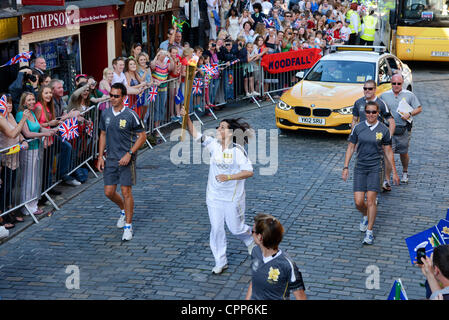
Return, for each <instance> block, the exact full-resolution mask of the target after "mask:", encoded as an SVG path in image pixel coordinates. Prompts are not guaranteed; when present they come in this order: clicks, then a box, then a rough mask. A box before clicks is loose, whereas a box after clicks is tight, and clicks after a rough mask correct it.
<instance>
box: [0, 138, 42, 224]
mask: <svg viewBox="0 0 449 320" xmlns="http://www.w3.org/2000/svg"><path fill="white" fill-rule="evenodd" d="M26 141H27V143H28V146H29V148H28V149H27V150H20V151H19V152H16V153H13V154H9V155H7V154H6V153H8V152H9V151H10V150H11V149H12V148H14V147H16V148H20V145H13V146H9V147H7V148H4V149H2V150H0V157H1V173H0V179H1V186H0V217H1V216H4V215H6V214H8V213H10V212H13V211H15V210H18V209H22V211H23V210H24V209H23V208H26V209H25V210H27V211H28V212H29V213H30V215H31V216H32V218H33V220H34V221H35V222H36V223H37V219H36V217H35V216H34V211H32V210H30V209H29V208H28V205H33V206H34V207H35V208H37V201H38V200H39V198H40V196H41V192H40V191H41V177H42V161H41V159H42V151H43V148H42V147H41V146H42V141H41V139H38V138H36V139H29V140H26Z"/></svg>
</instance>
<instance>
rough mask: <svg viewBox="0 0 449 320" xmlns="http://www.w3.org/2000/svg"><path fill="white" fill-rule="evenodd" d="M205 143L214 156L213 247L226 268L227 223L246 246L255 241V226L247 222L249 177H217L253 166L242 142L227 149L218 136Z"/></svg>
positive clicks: (210, 184) (209, 199) (210, 196)
mask: <svg viewBox="0 0 449 320" xmlns="http://www.w3.org/2000/svg"><path fill="white" fill-rule="evenodd" d="M200 138H201V137H199V138H198V139H200ZM203 146H205V147H207V148H208V150H209V152H210V156H211V157H210V158H211V159H210V168H209V178H208V181H207V191H206V203H207V209H208V212H209V219H210V224H211V232H210V247H211V250H212V253H213V255H214V258H215V265H216V266H219V267H222V266H224V265H225V264H227V258H226V232H225V228H224V223H225V222H226V225H227V226H228V228H229V231H231V233H232V234H234V235H235V236H237V237H238V238H239V239H240V240H242V241H243V242H244V243H245V245H246V246H248V245H250V244H251V242H252V241H253V238H252V233H251V227H249V226H248V225H246V224H245V180H231V181H225V182H218V181H217V180H216V179H215V177H216V176H217V175H219V174H225V175H231V174H236V173H239V172H241V171H242V170H246V171H253V167H252V165H251V162H250V161H249V159H248V157H247V156H246V155H245V150H244V149H243V148H242V147H241V146H239V145H236V144H234V145H233V147H232V148H230V149H228V148H227V149H225V150H224V151H223V150H222V146H221V144H220V143H219V142H218V141H217V140H216V139H215V138H212V137H207V138H206V139H205V140H204V142H203Z"/></svg>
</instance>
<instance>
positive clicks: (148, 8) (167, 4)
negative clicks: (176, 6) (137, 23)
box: [134, 0, 174, 16]
mask: <svg viewBox="0 0 449 320" xmlns="http://www.w3.org/2000/svg"><path fill="white" fill-rule="evenodd" d="M173 3H174V0H146V1H136V2H135V3H134V15H135V16H138V15H142V14H148V13H155V12H161V11H167V10H171V9H172V8H173Z"/></svg>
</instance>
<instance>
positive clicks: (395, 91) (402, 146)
mask: <svg viewBox="0 0 449 320" xmlns="http://www.w3.org/2000/svg"><path fill="white" fill-rule="evenodd" d="M403 82H404V78H403V77H402V75H401V74H398V73H397V74H394V75H393V77H392V78H391V88H392V89H391V90H389V91H387V92H384V93H382V94H381V96H380V98H381V99H382V100H383V101H384V102H385V103H386V104H387V106H388V108H389V109H390V112H391V115H392V116H393V118H394V122H395V124H396V128H395V132H394V135H393V151H394V153H399V155H400V157H401V163H402V178H401V182H403V183H408V164H409V162H410V157H409V155H408V148H409V145H410V138H411V134H412V123H413V121H412V122H409V121H408V120H410V119H413V117H414V116H417V115H418V114H420V113H421V111H422V106H421V103H420V102H419V100H418V98H417V97H416V95H415V94H414V93H413V92H411V91H408V90H405V89H402V83H403ZM401 100H404V101H405V102H406V103H407V104H408V105H409V106H411V107H412V110H411V111H410V112H408V113H402V114H400V113H398V112H397V109H398V106H399V102H400V101H401ZM390 174H391V166H390V164H388V163H386V165H385V179H386V180H387V181H389V179H390Z"/></svg>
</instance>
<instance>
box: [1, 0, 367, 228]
mask: <svg viewBox="0 0 449 320" xmlns="http://www.w3.org/2000/svg"><path fill="white" fill-rule="evenodd" d="M207 5H208V12H209V17H210V18H209V23H210V29H209V31H210V32H209V39H208V41H207V47H206V48H202V47H200V46H193V47H191V46H190V44H189V43H188V42H185V41H183V36H182V32H181V30H179V28H178V27H177V24H174V25H173V27H172V28H170V29H169V30H168V33H167V36H166V40H165V41H163V42H161V44H160V47H159V48H158V50H157V51H156V52H143V51H142V45H141V44H139V43H135V44H133V46H132V48H131V50H130V52H129V53H128V56H127V57H117V58H115V59H114V60H113V61H112V63H111V64H112V68H105V69H104V72H103V79H101V81H99V83H97V81H96V80H95V79H93V78H92V77H91V76H89V75H85V74H79V75H77V76H76V77H75V78H74V84H75V90H74V91H73V92H70V93H69V94H68V95H67V92H64V83H63V82H62V81H61V80H58V79H52V77H51V73H50V72H48V70H47V65H46V61H45V59H44V58H43V57H35V58H34V59H33V60H32V61H30V63H29V66H22V67H21V68H20V69H19V72H18V75H17V79H16V80H15V81H14V82H13V83H12V84H11V85H10V87H9V92H5V93H0V94H1V95H3V94H5V95H6V96H7V97H8V98H7V99H8V106H9V108H10V111H8V112H7V113H6V114H5V115H3V116H0V135H1V136H0V146H1V147H2V148H3V149H4V148H7V147H9V146H10V145H12V144H14V143H17V144H23V145H24V146H23V149H26V151H24V152H20V153H17V154H12V155H5V153H4V152H3V153H2V155H1V177H0V178H1V189H0V191H1V192H2V193H1V194H0V199H1V203H0V214H1V213H2V212H5V211H8V209H10V208H11V207H13V205H14V201H12V198H13V197H15V198H16V199H18V198H19V197H18V196H17V192H18V191H17V190H14V186H15V185H16V183H15V182H16V176H17V174H16V169H17V168H19V167H22V166H23V168H22V171H23V172H27V173H28V174H26V175H25V174H20V177H21V178H24V177H28V180H27V181H24V182H26V183H27V184H28V183H31V184H32V185H33V186H35V185H39V187H38V188H34V187H33V188H32V186H31V185H30V186H26V187H23V188H22V191H19V192H22V193H24V194H25V193H26V194H27V195H23V196H22V197H21V199H20V201H22V202H26V201H27V199H31V197H32V196H33V195H36V194H39V191H40V192H42V191H43V190H47V189H48V188H49V187H50V186H51V184H52V180H51V177H52V176H56V177H57V180H62V181H63V182H64V183H65V184H67V185H70V186H77V185H80V183H81V182H80V181H79V180H84V179H85V175H81V174H80V176H82V178H81V177H78V174H77V173H76V172H75V174H72V175H71V176H69V175H68V174H67V173H68V172H70V171H71V169H72V167H71V166H72V164H73V160H74V159H72V157H73V154H74V152H75V153H76V150H74V148H77V145H74V144H71V143H69V142H67V141H63V140H62V139H61V137H60V135H58V134H57V131H58V129H57V128H58V126H59V125H60V124H61V123H62V122H63V121H64V120H66V119H68V118H72V117H76V118H78V120H79V121H80V122H81V123H82V122H83V121H85V120H86V119H84V118H83V117H82V116H81V115H80V113H81V112H83V111H84V110H86V109H87V108H89V107H90V106H93V105H96V104H98V103H100V102H102V101H107V99H108V98H109V91H110V89H111V85H112V84H114V83H117V82H120V83H123V84H124V85H125V86H126V87H127V91H128V99H129V100H128V101H127V103H128V106H129V107H135V106H138V108H136V112H137V113H138V115H139V116H140V118H141V120H142V124H143V125H144V126H145V128H146V129H147V130H152V129H154V128H158V127H160V126H161V125H164V124H166V123H173V122H181V121H182V117H181V115H180V110H181V107H182V102H181V103H179V101H177V100H176V99H175V96H176V95H177V94H178V91H179V89H181V92H184V87H185V78H186V72H187V66H188V64H189V60H190V59H192V57H195V56H196V58H197V60H198V68H197V72H196V74H195V78H199V79H202V80H203V85H204V89H203V90H204V92H203V94H202V96H201V97H198V96H195V95H192V97H191V101H190V105H191V106H192V110H194V111H195V112H196V113H198V112H199V113H203V114H209V115H210V114H211V112H210V111H211V110H217V109H218V110H219V109H221V108H223V107H224V105H225V102H226V101H230V100H233V99H235V98H236V94H237V93H239V94H242V96H243V97H254V99H257V100H260V99H268V97H267V96H265V97H261V92H262V91H266V88H265V90H264V88H262V85H265V86H266V85H267V83H265V84H263V83H261V81H260V79H261V76H260V75H261V72H262V68H261V67H260V61H261V59H262V57H263V56H264V55H266V54H273V53H279V52H287V51H294V50H303V49H308V48H319V49H320V50H321V51H322V54H326V51H327V48H328V47H329V45H331V44H336V43H349V42H352V43H356V42H355V41H356V40H357V38H356V37H354V35H351V32H352V31H351V30H352V29H354V24H356V23H357V21H360V19H358V20H357V19H353V18H354V15H353V12H358V15H359V17H360V16H362V17H363V15H364V14H365V11H366V9H367V8H368V7H367V6H365V5H363V4H357V3H350V2H348V1H340V0H318V1H317V0H300V1H298V0H290V1H288V0H286V1H283V0H276V1H273V0H263V1H262V0H238V1H234V0H207ZM350 10H352V11H353V12H350ZM352 19H353V20H354V21H356V22H351V20H352ZM350 24H352V25H351V28H350ZM355 29H356V31H357V30H358V29H359V28H358V26H357V25H355ZM355 34H356V36H357V34H358V33H357V32H356V33H355ZM351 38H352V40H351ZM354 39H355V40H354ZM235 62H238V63H239V66H240V70H241V71H240V73H238V74H234V73H233V72H232V68H229V66H230V65H232V64H233V63H235ZM205 66H209V67H210V66H218V67H217V69H216V70H217V73H215V74H212V75H211V74H207V73H206V72H205V70H206V69H205ZM235 76H238V78H239V80H238V82H237V81H235V79H234V77H235ZM99 80H100V79H99ZM241 84H243V85H241ZM237 87H238V88H237ZM151 88H156V89H157V96H156V99H155V101H154V103H153V104H151V106H152V107H151V106H150V103H149V101H150V99H149V95H150V89H151ZM237 91H238V92H237ZM219 95H220V97H218V96H219ZM219 100H220V101H219ZM217 105H220V106H217ZM99 106H100V112H101V111H102V109H104V108H105V107H107V106H108V104H107V103H104V104H101V103H100V104H99ZM13 129H14V130H13ZM11 132H13V133H14V134H12V133H11ZM158 136H159V132H158V131H157V130H156V131H154V138H155V140H156V142H157V140H158V138H159V137H158ZM34 138H41V139H42V138H43V141H44V142H43V144H44V149H45V152H44V154H43V157H42V159H38V154H37V150H38V149H39V142H33V143H31V145H26V142H25V140H26V139H34ZM55 157H56V158H57V160H58V161H57V165H56V167H55V165H54V158H55ZM37 160H39V161H43V163H44V164H43V167H44V168H43V170H42V172H43V176H39V177H37V176H33V175H36V174H37V173H38V172H40V171H39V170H38V169H37V168H38V167H37V166H38V165H39V161H37ZM35 166H36V167H35ZM29 177H33V178H32V179H31V178H29ZM27 188H28V189H27ZM25 190H28V191H25ZM49 193H50V194H53V195H59V194H60V192H59V191H57V190H56V189H55V188H52V189H51V190H49ZM13 195H14V196H13ZM8 199H9V200H8ZM45 199H46V198H45V197H44V199H41V202H45ZM17 203H20V202H17ZM29 212H34V213H35V214H42V210H40V209H39V207H38V203H37V201H31V202H28V203H27V205H26V206H25V207H23V208H22V209H21V210H19V211H18V212H15V213H14V214H8V215H5V216H4V217H3V218H1V219H0V224H3V225H4V226H5V227H7V228H12V227H13V226H14V223H16V222H19V221H22V220H23V219H22V217H21V215H22V214H28V213H29Z"/></svg>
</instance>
